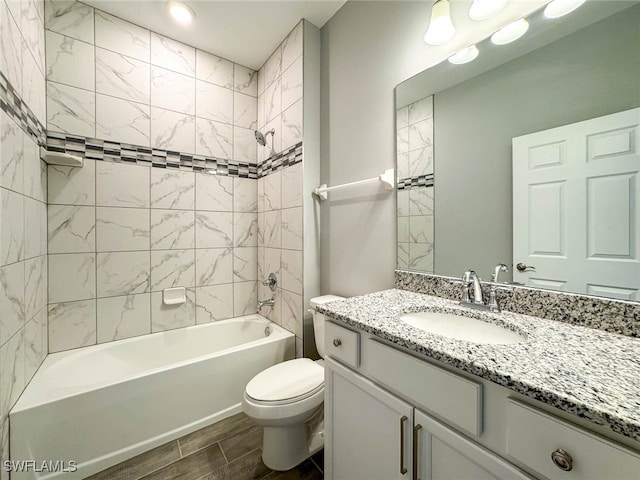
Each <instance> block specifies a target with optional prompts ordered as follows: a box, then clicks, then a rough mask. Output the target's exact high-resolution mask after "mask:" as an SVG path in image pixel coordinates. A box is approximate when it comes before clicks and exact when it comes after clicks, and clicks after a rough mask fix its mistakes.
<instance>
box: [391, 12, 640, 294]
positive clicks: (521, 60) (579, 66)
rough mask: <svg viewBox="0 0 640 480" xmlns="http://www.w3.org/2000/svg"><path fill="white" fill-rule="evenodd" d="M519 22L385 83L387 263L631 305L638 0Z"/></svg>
mask: <svg viewBox="0 0 640 480" xmlns="http://www.w3.org/2000/svg"><path fill="white" fill-rule="evenodd" d="M528 20H529V22H530V28H529V31H528V32H527V33H526V35H525V36H524V37H522V38H521V39H519V40H517V41H515V42H513V43H511V44H508V45H504V46H500V47H498V46H495V45H493V44H491V43H490V41H489V40H488V39H487V40H484V41H483V42H481V43H479V44H477V46H478V50H479V51H480V55H479V56H478V58H477V59H476V60H474V61H473V62H471V63H468V64H464V65H454V64H451V63H449V62H447V61H445V62H442V63H440V64H438V65H436V66H434V67H432V68H429V69H428V70H425V71H424V72H421V73H420V74H418V75H416V76H414V77H412V78H410V79H408V80H407V81H405V82H403V83H401V84H400V85H398V86H397V87H396V91H395V94H396V129H397V172H398V190H397V205H398V211H397V214H398V243H397V247H398V249H397V251H398V268H399V269H403V270H411V271H422V272H432V273H436V274H440V275H448V276H456V277H457V276H460V275H462V273H463V272H464V271H465V270H467V269H470V268H472V269H474V270H476V271H477V272H478V274H479V275H481V276H482V277H483V278H485V279H489V276H490V273H491V272H492V271H493V268H494V266H495V265H496V264H498V263H505V264H507V265H509V266H510V273H508V274H506V275H504V276H503V277H501V281H514V282H518V283H523V284H526V285H530V286H535V287H539V288H551V289H554V290H561V291H568V292H576V293H587V294H592V295H600V296H607V297H613V298H622V299H627V300H640V293H639V292H640V208H639V207H640V198H639V197H638V195H639V194H640V192H639V191H638V190H639V189H640V173H638V170H639V169H640V156H639V154H638V152H637V150H636V149H637V148H639V147H640V130H639V129H640V127H639V126H638V125H639V124H640V113H639V112H640V110H635V111H633V110H632V109H637V108H638V107H640V3H639V2H637V1H634V2H629V1H627V2H622V1H607V2H599V1H591V2H587V3H585V4H584V5H582V6H581V7H580V8H579V9H578V10H576V11H574V12H572V13H571V14H569V15H567V16H565V17H562V18H559V19H555V20H550V19H547V18H545V17H544V16H543V14H542V11H537V12H535V13H533V14H532V15H531V16H530V17H529V18H528ZM625 111H626V112H627V116H626V117H624V118H623V119H621V120H620V119H619V120H615V119H613V120H611V118H609V116H611V115H612V114H616V113H619V112H625ZM601 117H605V118H606V119H607V121H609V120H611V121H613V122H614V123H613V124H611V125H613V126H610V124H602V125H601V124H600V123H598V121H597V120H594V119H600V118H601ZM589 121H591V122H595V123H597V125H596V126H594V125H595V124H594V123H589ZM615 121H618V123H619V122H622V123H621V124H620V125H618V124H616V123H615ZM576 125H577V126H576ZM616 125H617V126H616ZM575 128H583V130H584V129H585V128H586V130H584V131H582V133H581V135H582V137H581V138H579V139H578V140H575V141H574V142H575V146H572V147H570V146H568V145H569V143H567V142H568V139H569V136H570V133H569V132H570V131H571V130H572V129H575ZM590 128H591V130H589V129H590ZM593 128H595V130H594V129H593ZM540 132H544V133H540ZM545 135H546V136H545ZM554 135H555V137H554ZM558 135H565V137H564V138H560V137H557V136H558ZM556 137H557V138H556ZM514 139H516V140H514ZM534 140H535V142H534V143H531V142H532V141H534ZM523 142H524V143H523ZM527 142H529V143H527ZM536 142H537V143H536ZM572 145H573V144H572ZM576 148H577V149H578V150H580V151H581V153H580V155H578V160H579V162H578V164H579V165H582V166H583V167H584V168H581V167H578V166H575V165H574V163H575V162H576V160H571V161H569V159H570V158H574V152H575V150H576ZM516 150H517V151H516ZM590 155H591V156H590ZM554 162H555V163H554ZM568 162H569V163H568ZM572 162H574V163H572ZM580 162H581V163H580ZM578 164H576V165H578ZM594 165H595V166H597V168H595V167H594V168H595V169H594V168H591V167H593V166H594ZM602 165H609V166H613V167H612V168H613V170H606V168H605V170H602V169H601V168H600V166H602ZM558 166H562V168H555V167H558ZM565 167H566V168H565ZM618 167H619V168H618ZM590 168H591V169H590ZM560 170H562V172H563V173H562V175H564V177H562V175H560V177H558V176H556V177H554V176H553V175H554V174H551V176H549V175H547V176H546V177H545V176H544V175H543V176H540V175H542V174H541V172H542V173H544V174H545V175H546V174H547V173H549V172H555V171H560ZM569 170H570V172H569ZM539 174H540V175H539ZM514 175H515V177H514ZM536 175H538V176H536ZM514 179H515V180H514ZM514 182H515V183H514ZM572 182H573V183H572ZM543 184H544V185H543ZM543 187H544V188H543ZM576 191H578V196H576ZM576 205H579V206H580V207H579V208H578V211H575V208H574V207H575V206H576ZM570 207H571V208H570ZM577 218H581V219H582V220H581V221H577V220H576V219H577ZM518 264H522V265H520V267H522V268H523V271H520V270H518V269H517V268H516V265H518ZM550 265H555V266H552V267H550ZM616 269H617V270H616Z"/></svg>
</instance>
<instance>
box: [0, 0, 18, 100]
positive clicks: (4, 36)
mask: <svg viewBox="0 0 640 480" xmlns="http://www.w3.org/2000/svg"><path fill="white" fill-rule="evenodd" d="M20 38H22V37H21V34H20V29H19V27H18V25H17V24H16V22H15V21H14V17H13V16H12V15H11V13H10V12H9V9H8V8H7V6H6V4H5V3H4V2H2V3H0V47H2V48H0V70H1V71H2V73H4V74H5V75H6V77H7V79H8V80H9V82H10V83H11V85H13V87H14V88H15V89H16V90H17V91H18V92H19V93H21V92H22V41H16V39H20Z"/></svg>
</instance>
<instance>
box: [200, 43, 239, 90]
mask: <svg viewBox="0 0 640 480" xmlns="http://www.w3.org/2000/svg"><path fill="white" fill-rule="evenodd" d="M233 66H234V65H233V62H230V61H229V60H225V59H224V58H220V57H217V56H215V55H212V54H210V53H207V52H204V51H202V50H196V78H197V79H198V80H203V81H205V82H209V83H213V84H215V85H219V86H221V87H224V88H232V87H233Z"/></svg>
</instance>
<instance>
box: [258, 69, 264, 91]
mask: <svg viewBox="0 0 640 480" xmlns="http://www.w3.org/2000/svg"><path fill="white" fill-rule="evenodd" d="M264 89H265V85H264V65H263V66H262V67H261V68H260V70H258V97H260V96H261V95H262V94H263V93H264Z"/></svg>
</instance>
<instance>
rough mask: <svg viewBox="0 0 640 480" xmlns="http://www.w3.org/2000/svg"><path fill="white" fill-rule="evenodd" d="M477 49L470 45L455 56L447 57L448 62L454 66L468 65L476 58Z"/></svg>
mask: <svg viewBox="0 0 640 480" xmlns="http://www.w3.org/2000/svg"><path fill="white" fill-rule="evenodd" d="M479 53H480V52H478V47H476V46H475V45H471V46H470V47H467V48H465V49H463V50H460V51H459V52H458V53H456V54H455V55H452V56H450V57H449V62H451V63H453V64H454V65H462V64H463V63H469V62H472V61H473V60H475V59H476V58H477V57H478V54H479Z"/></svg>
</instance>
